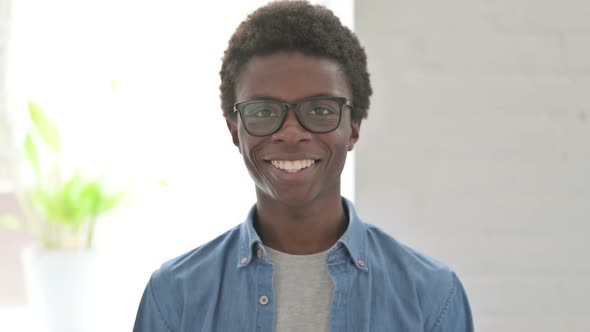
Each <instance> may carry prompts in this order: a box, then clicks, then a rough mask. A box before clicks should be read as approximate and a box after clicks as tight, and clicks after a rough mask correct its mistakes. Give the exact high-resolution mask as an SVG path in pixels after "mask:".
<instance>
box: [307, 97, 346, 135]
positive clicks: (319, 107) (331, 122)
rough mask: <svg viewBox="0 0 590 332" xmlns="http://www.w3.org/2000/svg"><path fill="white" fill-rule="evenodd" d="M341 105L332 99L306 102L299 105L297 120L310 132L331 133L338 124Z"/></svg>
mask: <svg viewBox="0 0 590 332" xmlns="http://www.w3.org/2000/svg"><path fill="white" fill-rule="evenodd" d="M341 105H342V104H341V103H340V102H339V101H336V100H332V99H313V100H308V101H305V102H302V103H301V104H300V105H299V110H298V114H299V119H300V120H301V122H303V124H304V125H305V127H307V129H309V130H311V131H314V132H319V133H321V132H328V131H332V130H334V129H336V127H338V123H339V122H340V112H341V108H342V107H341Z"/></svg>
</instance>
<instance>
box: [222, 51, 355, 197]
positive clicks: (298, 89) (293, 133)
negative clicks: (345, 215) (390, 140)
mask: <svg viewBox="0 0 590 332" xmlns="http://www.w3.org/2000/svg"><path fill="white" fill-rule="evenodd" d="M320 95H322V96H334V97H345V98H346V99H348V100H351V92H350V88H349V85H348V83H347V80H346V76H345V75H344V73H343V72H342V70H341V68H340V65H339V64H338V63H337V62H335V61H333V60H330V59H327V58H321V57H315V56H307V55H303V54H301V53H285V52H278V53H274V54H271V55H267V56H256V57H254V58H252V59H251V60H250V61H249V62H248V63H247V64H246V65H245V66H244V68H243V71H242V73H241V75H240V76H239V78H238V81H237V84H236V100H237V101H239V102H241V101H249V100H254V99H274V100H278V101H282V102H287V103H294V102H297V101H298V100H301V99H304V98H309V97H314V96H320ZM238 117H239V116H238ZM359 125H360V124H359V123H356V122H351V119H350V108H349V107H348V106H344V107H343V111H342V120H341V122H340V125H339V126H338V128H337V129H336V130H334V131H332V132H330V133H325V134H315V133H312V132H310V131H308V130H307V129H305V128H303V127H302V126H301V124H300V123H299V122H298V121H297V118H296V116H295V113H294V112H293V110H289V111H288V112H287V117H286V119H285V122H284V124H283V126H282V127H281V128H280V129H279V130H278V131H277V132H275V133H273V134H272V135H269V136H264V137H256V136H252V135H250V134H248V133H247V132H246V130H245V129H244V127H243V123H242V121H240V119H237V118H236V120H235V121H228V128H229V129H230V132H231V134H232V138H233V141H234V144H235V145H236V146H237V147H238V148H239V150H240V153H241V154H242V156H243V158H244V162H245V164H246V167H247V168H248V171H249V173H250V175H251V176H252V179H254V182H255V184H256V190H257V194H258V198H259V199H271V200H275V201H280V202H282V203H284V204H286V205H289V206H302V205H305V204H308V203H311V202H313V201H314V200H317V199H319V198H322V197H323V196H326V195H338V196H339V195H340V174H341V173H342V169H343V168H344V162H345V160H346V154H347V152H348V151H350V150H352V148H353V145H354V143H355V142H356V141H357V139H358V135H359ZM310 164H311V165H310Z"/></svg>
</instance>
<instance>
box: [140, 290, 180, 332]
mask: <svg viewBox="0 0 590 332" xmlns="http://www.w3.org/2000/svg"><path fill="white" fill-rule="evenodd" d="M152 287H153V286H152V281H151V280H150V282H148V284H147V286H146V288H145V290H144V292H143V296H142V297H141V302H140V303H139V309H138V310H137V316H136V317H135V325H134V326H133V332H172V329H171V328H170V325H169V324H168V322H167V321H166V318H165V317H164V315H162V311H161V310H160V307H159V306H158V303H157V301H156V298H155V296H154V292H153V289H152Z"/></svg>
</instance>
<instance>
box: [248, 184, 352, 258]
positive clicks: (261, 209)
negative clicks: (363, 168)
mask: <svg viewBox="0 0 590 332" xmlns="http://www.w3.org/2000/svg"><path fill="white" fill-rule="evenodd" d="M256 212H257V219H256V220H255V223H254V225H255V228H256V231H257V232H258V234H259V236H260V238H261V239H262V242H263V243H264V244H265V245H266V246H268V247H271V248H273V249H275V250H279V251H282V252H285V253H289V254H293V255H309V254H314V253H318V252H322V251H325V250H327V249H329V248H330V247H331V246H332V245H333V244H334V243H336V241H338V239H339V238H340V236H342V234H343V233H344V231H345V230H346V227H347V226H348V219H347V215H346V212H345V210H344V208H343V206H342V198H341V196H340V193H339V192H338V193H337V195H329V196H326V197H319V198H317V199H316V200H314V201H313V202H310V203H306V204H303V205H298V206H289V205H286V204H284V203H282V202H280V201H277V200H275V199H272V198H270V197H268V196H266V195H264V194H263V193H261V192H258V190H257V203H256Z"/></svg>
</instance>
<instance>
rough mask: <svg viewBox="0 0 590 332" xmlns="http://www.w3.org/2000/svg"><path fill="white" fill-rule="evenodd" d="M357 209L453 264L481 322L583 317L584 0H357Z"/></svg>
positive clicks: (589, 198) (588, 13) (520, 324)
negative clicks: (363, 66) (360, 107)
mask: <svg viewBox="0 0 590 332" xmlns="http://www.w3.org/2000/svg"><path fill="white" fill-rule="evenodd" d="M355 11H356V13H355V16H356V17H355V26H356V30H357V33H358V35H359V37H360V39H361V41H362V42H363V43H364V45H365V46H366V50H367V53H368V57H369V67H370V72H371V75H372V76H371V78H372V82H373V85H374V97H373V99H372V107H371V110H370V112H369V119H368V121H365V122H364V123H363V126H362V130H361V140H360V144H359V145H358V147H357V150H356V151H357V155H356V158H357V160H356V198H357V204H358V208H359V210H360V213H361V215H362V216H364V217H365V219H367V221H368V222H371V223H374V224H376V225H379V226H381V227H383V228H384V229H386V230H387V231H388V232H389V233H390V234H392V235H393V236H395V237H396V238H398V239H399V240H401V241H403V242H405V243H407V244H409V245H411V246H413V247H415V248H418V249H419V250H420V251H423V252H425V253H427V254H429V255H430V256H434V257H436V258H438V259H440V260H442V261H444V262H446V263H447V264H449V265H451V266H452V267H453V268H454V269H455V270H456V271H457V272H458V273H459V275H460V277H461V278H462V280H463V282H464V284H465V286H466V288H467V291H468V293H469V296H470V300H471V303H472V309H473V313H474V317H475V323H476V329H477V331H480V332H490V331H502V332H506V331H569V332H573V331H587V330H588V320H587V314H588V312H590V304H589V302H588V298H589V297H590V286H589V284H588V280H589V276H590V263H589V262H590V259H588V252H590V244H589V243H588V238H589V235H590V19H589V17H590V2H588V1H586V0H579V1H575V0H566V1H538V0H520V1H514V0H500V1H473V0H449V1H426V0H395V1H367V0H362V1H360V0H359V1H356V8H355Z"/></svg>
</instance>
